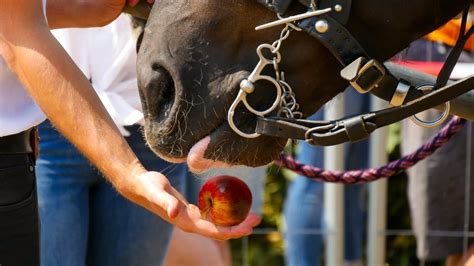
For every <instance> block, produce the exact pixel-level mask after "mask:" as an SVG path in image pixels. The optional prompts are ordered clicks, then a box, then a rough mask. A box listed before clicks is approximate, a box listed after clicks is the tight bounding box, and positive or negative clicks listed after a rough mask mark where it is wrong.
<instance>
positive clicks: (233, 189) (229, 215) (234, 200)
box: [198, 176, 252, 226]
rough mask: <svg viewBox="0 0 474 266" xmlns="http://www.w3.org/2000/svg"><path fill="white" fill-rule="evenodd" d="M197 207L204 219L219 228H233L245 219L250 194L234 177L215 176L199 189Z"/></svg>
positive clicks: (250, 200) (245, 186)
mask: <svg viewBox="0 0 474 266" xmlns="http://www.w3.org/2000/svg"><path fill="white" fill-rule="evenodd" d="M198 205H199V209H200V211H201V215H202V217H203V218H204V219H206V220H208V221H210V222H212V223H214V224H216V225H220V226H234V225H237V224H240V223H241V222H242V221H243V220H244V219H245V217H247V215H248V213H249V211H250V207H251V206H252V193H251V192H250V189H249V188H248V186H247V184H245V182H243V181H242V180H240V179H238V178H236V177H232V176H217V177H213V178H211V179H209V180H208V181H207V182H206V183H205V184H204V185H203V186H202V187H201V190H200V191H199V201H198Z"/></svg>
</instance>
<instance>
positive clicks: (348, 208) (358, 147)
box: [284, 88, 370, 266]
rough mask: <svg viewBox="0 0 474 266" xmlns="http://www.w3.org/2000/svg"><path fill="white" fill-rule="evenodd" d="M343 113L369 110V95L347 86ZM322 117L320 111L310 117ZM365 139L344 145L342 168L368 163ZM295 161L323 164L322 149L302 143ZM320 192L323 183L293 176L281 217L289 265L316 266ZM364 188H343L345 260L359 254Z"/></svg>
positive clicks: (320, 222)
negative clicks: (282, 217)
mask: <svg viewBox="0 0 474 266" xmlns="http://www.w3.org/2000/svg"><path fill="white" fill-rule="evenodd" d="M345 98H346V104H345V108H346V113H347V114H348V115H349V114H355V113H360V112H367V111H368V110H369V108H370V107H369V106H370V103H369V98H368V97H367V96H362V95H359V94H358V93H356V92H355V91H354V89H351V88H348V91H347V92H346V93H345ZM311 119H314V120H322V119H324V111H323V110H320V111H319V112H318V113H316V114H315V115H314V116H312V117H311ZM368 146H369V145H368V142H367V141H363V142H358V143H355V144H349V145H346V154H345V159H346V163H345V167H346V169H359V168H366V167H367V166H368ZM297 159H298V160H299V161H301V162H303V163H305V164H309V165H313V166H317V167H324V150H323V148H321V147H314V146H311V145H309V144H307V143H305V142H301V143H300V152H299V154H298V158H297ZM323 193H324V184H323V183H320V182H315V181H312V180H310V179H308V178H306V177H304V176H297V177H296V178H295V180H294V181H293V183H292V184H291V185H290V188H289V190H288V195H287V198H286V202H285V206H284V219H285V227H286V229H285V242H286V249H285V257H286V263H287V264H288V265H291V266H318V265H320V260H321V258H320V256H321V250H322V246H323V244H322V242H323V233H322V232H323V229H324V227H325V226H324V224H323V211H324V210H323V207H324V202H323V198H324V196H323ZM363 199H364V189H363V186H361V185H349V186H346V187H345V189H344V204H345V211H344V238H345V241H344V243H345V246H344V250H345V260H346V261H356V260H360V259H361V256H362V248H363V237H364V228H365V227H364V225H365V224H364V210H363V206H364V200H363Z"/></svg>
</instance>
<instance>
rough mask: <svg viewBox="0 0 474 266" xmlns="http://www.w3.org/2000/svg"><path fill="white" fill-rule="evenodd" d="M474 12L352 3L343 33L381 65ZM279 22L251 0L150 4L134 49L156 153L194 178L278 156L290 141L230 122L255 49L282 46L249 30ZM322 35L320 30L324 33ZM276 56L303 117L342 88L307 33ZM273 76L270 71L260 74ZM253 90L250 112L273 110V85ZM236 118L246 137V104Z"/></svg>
mask: <svg viewBox="0 0 474 266" xmlns="http://www.w3.org/2000/svg"><path fill="white" fill-rule="evenodd" d="M324 1H325V0H322V2H324ZM260 2H261V1H260ZM263 2H265V1H263ZM266 2H272V1H266ZM284 2H285V1H284ZM286 2H290V3H291V4H290V5H289V6H288V7H287V8H286V10H285V16H292V15H297V14H301V13H304V12H305V11H306V10H305V8H307V7H306V6H303V5H300V4H299V3H295V2H297V1H286ZM300 2H301V1H300ZM302 2H304V1H302ZM342 2H344V1H342ZM470 3H471V1H470V0H436V1H433V0H413V1H403V2H401V1H397V0H386V1H378V0H354V1H353V2H352V4H351V6H350V10H348V11H350V12H349V16H348V20H347V23H345V25H346V28H347V30H348V31H349V32H350V33H351V34H352V35H353V36H354V38H355V39H357V40H358V41H359V42H360V45H361V46H362V47H363V49H365V50H366V51H367V52H368V53H369V54H370V55H371V56H372V57H373V58H376V59H377V60H378V61H380V62H384V61H386V60H387V59H389V58H391V57H392V56H394V55H395V54H397V53H398V52H400V51H402V50H403V49H405V48H406V47H407V46H409V44H410V43H411V42H412V41H414V40H417V39H419V38H421V37H422V36H424V35H425V34H427V33H429V32H431V31H433V30H435V29H436V28H438V27H439V26H441V25H443V24H444V23H446V22H447V21H449V20H450V19H452V18H454V17H456V16H457V15H458V14H460V13H461V12H462V11H463V10H464V9H465V8H466V7H468V6H469V4H470ZM336 8H337V7H336ZM342 8H347V7H344V6H342ZM275 20H276V15H275V12H272V11H271V10H270V9H268V8H267V7H265V6H264V5H262V3H259V2H258V1H254V0H233V1H225V2H223V1H218V0H206V1H204V0H193V1H184V0H163V1H157V2H156V3H155V4H154V6H153V8H152V10H151V13H150V16H149V18H148V22H147V24H146V27H145V29H144V33H143V38H141V43H140V44H139V47H140V48H139V53H138V62H137V71H138V81H139V92H140V97H141V99H142V105H143V111H144V117H145V137H146V140H147V142H148V145H149V147H150V148H151V149H152V150H153V151H154V152H155V153H156V154H158V155H159V156H160V157H162V158H164V159H166V160H168V161H172V162H183V161H186V160H187V162H188V164H189V165H190V166H191V168H194V169H197V170H200V169H204V168H206V166H204V165H203V163H202V162H206V163H209V162H210V161H215V162H220V163H218V165H219V164H220V165H222V164H230V165H234V164H243V165H248V166H260V165H264V164H267V163H269V162H271V161H273V160H274V159H275V158H277V157H278V155H279V154H280V152H281V151H282V149H283V148H284V147H285V144H286V143H287V139H286V138H279V137H272V136H259V137H256V138H245V137H242V136H241V135H239V134H237V132H236V131H235V130H233V129H232V128H231V125H230V123H229V121H228V120H229V119H228V111H229V109H230V108H231V106H232V105H233V103H234V101H235V99H236V97H237V95H238V94H239V91H240V89H241V82H242V80H245V79H246V78H248V76H249V74H250V73H251V72H252V70H253V69H254V68H255V64H256V63H257V62H259V59H261V58H259V57H258V54H257V53H256V48H257V47H258V46H259V45H261V44H265V43H270V44H272V43H273V42H274V41H275V40H278V39H279V38H280V37H281V28H282V27H283V26H280V27H272V28H269V29H265V30H262V31H256V30H255V27H256V26H258V25H262V24H265V23H268V22H271V21H275ZM319 26H322V28H321V30H323V31H324V26H325V25H319ZM316 27H318V25H316ZM318 30H319V29H318ZM283 37H286V36H283ZM280 39H281V38H280ZM279 52H280V53H281V61H279V63H278V68H279V69H281V70H282V71H284V73H285V77H284V81H285V82H286V83H288V84H291V87H292V88H293V89H292V92H293V93H294V97H295V99H296V102H297V103H298V107H299V109H298V112H299V113H300V114H301V116H302V117H307V116H309V115H311V114H313V113H315V112H316V111H317V110H318V109H319V108H321V106H323V105H324V104H325V103H327V102H328V101H330V100H331V99H332V98H333V97H335V96H336V95H337V94H339V93H341V92H342V91H344V90H345V89H346V88H347V82H346V81H345V80H344V79H343V78H341V76H340V72H341V70H342V68H343V67H342V66H341V64H340V63H339V62H338V60H337V59H336V58H335V57H334V56H333V55H332V54H331V52H330V51H329V50H328V48H327V47H326V46H324V45H323V44H321V42H319V41H318V40H316V39H315V38H312V37H311V36H310V35H308V34H306V33H305V32H304V31H303V32H298V31H293V32H292V33H291V35H290V36H289V37H288V38H287V39H286V40H285V42H284V43H282V44H281V47H280V50H279ZM262 53H263V52H262ZM275 67H276V66H275ZM273 72H274V71H273V68H271V67H270V69H267V70H264V71H263V72H262V73H265V74H268V75H270V74H272V73H273ZM277 73H280V72H277ZM255 87H257V88H258V89H256V90H255V92H254V93H253V94H252V95H250V96H249V97H248V98H247V101H248V103H249V105H251V106H260V107H261V108H262V109H265V108H267V107H269V106H271V105H272V104H273V101H274V100H273V99H274V98H275V94H276V93H275V90H274V88H273V85H272V83H271V82H266V81H258V82H256V83H255ZM275 112H276V111H273V112H272V114H275ZM233 119H234V120H235V123H236V124H237V126H238V128H239V130H241V131H242V132H244V133H245V132H253V130H254V129H255V126H256V123H257V119H256V116H255V115H254V114H253V113H251V112H249V111H248V110H247V109H246V108H244V106H243V105H242V104H240V105H239V106H238V107H237V108H236V110H235V112H234V117H233Z"/></svg>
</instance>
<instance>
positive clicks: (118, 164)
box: [8, 28, 139, 187]
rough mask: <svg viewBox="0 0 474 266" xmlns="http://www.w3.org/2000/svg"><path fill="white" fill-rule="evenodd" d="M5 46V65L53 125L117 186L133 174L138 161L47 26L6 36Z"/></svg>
mask: <svg viewBox="0 0 474 266" xmlns="http://www.w3.org/2000/svg"><path fill="white" fill-rule="evenodd" d="M31 40H34V41H31ZM10 47H11V54H12V56H10V57H11V58H12V59H10V60H8V61H9V65H10V67H11V68H12V70H13V71H14V72H15V73H16V74H17V75H18V77H19V78H20V80H21V81H22V83H23V84H25V85H26V87H27V89H28V91H29V92H30V94H31V95H32V97H33V98H34V99H35V101H36V102H37V103H38V104H39V105H40V106H41V108H42V109H43V111H44V112H45V113H46V115H47V116H48V117H49V118H50V119H51V121H52V122H53V123H54V124H55V125H56V127H58V129H59V130H60V131H61V132H62V133H63V134H64V135H65V136H66V137H68V138H69V139H70V140H71V141H72V142H73V143H74V144H75V145H76V146H77V147H78V148H79V149H80V150H81V151H82V152H83V153H84V154H85V155H86V156H87V157H88V158H89V159H90V160H91V161H92V162H93V163H94V164H95V165H97V167H98V168H99V169H100V170H101V171H102V172H103V173H104V174H105V175H106V176H108V177H110V178H113V180H112V179H111V181H112V182H113V183H114V184H117V185H119V187H120V184H121V183H122V180H123V178H131V177H133V171H136V170H137V169H139V164H138V161H137V160H136V158H135V156H134V155H133V153H132V152H131V151H130V149H129V148H128V146H127V144H126V143H125V141H124V140H123V138H121V136H120V134H119V133H118V132H117V131H116V128H115V125H114V124H113V123H112V121H111V119H110V118H109V116H108V115H107V113H106V111H105V109H104V108H103V107H102V104H101V103H100V101H99V100H98V97H97V96H96V95H95V93H94V90H93V89H92V87H91V86H90V84H89V82H88V80H87V79H86V78H85V77H83V75H82V73H81V72H80V71H79V70H78V69H77V67H76V66H75V65H74V64H73V63H72V61H71V60H70V59H69V58H68V56H67V54H66V53H65V52H64V51H63V50H62V48H61V47H60V46H59V44H58V43H57V42H56V41H55V40H54V39H53V37H52V36H51V35H50V34H49V32H48V31H47V28H46V29H31V30H27V31H25V32H23V33H22V34H21V35H20V34H19V35H18V36H15V37H11V39H10ZM104 140H106V141H104Z"/></svg>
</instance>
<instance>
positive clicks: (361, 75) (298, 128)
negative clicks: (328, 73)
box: [126, 0, 474, 146]
mask: <svg viewBox="0 0 474 266" xmlns="http://www.w3.org/2000/svg"><path fill="white" fill-rule="evenodd" d="M256 1H257V2H258V3H260V4H263V5H265V6H266V7H268V8H269V9H271V10H272V11H273V12H275V13H277V14H280V15H285V14H286V13H287V12H288V11H289V10H290V9H291V8H293V7H295V6H298V5H300V7H304V8H306V9H310V8H312V4H313V2H314V1H315V0H256ZM467 2H469V3H470V2H473V1H467ZM351 4H352V0H319V1H318V2H317V7H318V8H319V9H325V8H331V9H332V11H331V12H330V13H327V14H324V15H320V16H317V17H310V18H307V19H303V20H301V21H299V22H297V23H296V22H295V23H296V25H297V26H298V27H299V28H301V29H303V30H304V31H306V32H307V33H308V34H309V35H311V36H312V37H314V38H316V39H317V40H319V41H320V42H321V43H322V44H323V45H324V46H325V47H326V48H327V49H328V50H329V51H330V52H331V53H332V54H333V56H334V57H336V58H337V60H338V61H339V62H340V63H341V65H342V66H343V67H344V68H343V70H342V71H341V76H342V77H343V78H344V79H346V80H347V81H348V82H349V83H350V84H351V85H352V86H353V87H354V88H355V89H356V90H357V91H358V92H360V93H367V92H370V93H372V94H374V95H375V96H377V97H379V98H382V99H384V100H386V101H388V102H390V103H391V104H392V105H393V106H395V107H392V108H387V109H384V110H380V111H376V112H369V113H366V114H362V115H358V116H351V117H347V118H342V119H339V120H336V121H312V120H304V119H292V118H283V117H261V116H259V117H258V121H257V127H256V132H255V133H256V134H261V135H267V136H275V137H280V138H287V139H288V138H291V139H301V140H306V141H308V142H309V143H311V144H314V145H319V146H330V145H336V144H340V143H344V142H347V141H351V142H355V141H359V140H363V139H366V138H368V137H369V135H370V133H372V132H373V131H375V130H376V129H377V128H380V127H384V126H386V125H389V124H392V123H396V122H398V121H400V120H402V119H405V118H407V117H410V116H412V115H415V114H417V113H419V112H421V111H424V110H427V109H431V108H434V107H436V106H438V105H440V104H443V103H445V102H447V101H449V100H452V99H454V98H456V97H458V96H460V95H462V94H464V93H466V92H469V91H470V90H471V89H472V88H474V76H471V77H468V78H466V79H463V80H460V81H458V82H456V83H453V84H450V85H449V86H445V85H446V84H447V81H448V79H449V76H450V74H451V72H452V70H453V68H454V65H455V64H456V62H457V59H458V58H459V55H460V53H461V51H462V49H463V47H464V43H465V42H466V41H467V39H468V38H469V36H470V35H472V33H473V32H474V28H472V27H471V29H469V31H468V32H467V33H466V34H463V33H464V32H465V27H466V20H467V12H468V10H469V6H467V8H466V10H465V11H464V15H463V25H462V27H461V34H460V37H459V39H458V42H457V44H456V46H455V47H454V48H453V50H452V52H451V54H450V56H449V57H448V59H447V60H446V63H445V65H444V67H443V69H442V71H441V73H440V75H439V76H438V79H437V82H436V84H433V86H434V90H433V91H432V92H430V93H428V94H426V92H425V91H422V90H419V89H418V88H417V87H415V86H412V85H411V84H409V83H407V82H406V81H403V80H400V79H398V78H396V77H395V76H394V75H392V74H391V73H390V71H389V70H388V69H387V68H386V67H385V66H384V65H383V64H381V63H380V62H379V61H377V60H376V59H374V58H371V57H370V55H369V54H368V53H367V52H366V51H365V50H364V48H363V47H362V45H361V44H360V43H359V42H358V41H357V40H356V39H355V38H354V37H353V36H352V34H351V33H350V32H349V31H348V30H347V29H346V27H345V25H346V23H347V21H348V19H349V16H350V11H351ZM336 6H338V7H340V8H336ZM126 11H127V12H128V13H131V14H132V15H134V16H136V17H139V18H142V19H145V20H146V19H147V18H148V15H149V13H150V11H151V6H150V5H149V4H146V3H144V2H141V3H140V4H139V5H138V6H137V7H135V8H129V10H126ZM318 21H324V22H325V23H326V26H327V30H326V31H324V32H321V31H318V30H317V27H315V25H316V23H317V22H318Z"/></svg>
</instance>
